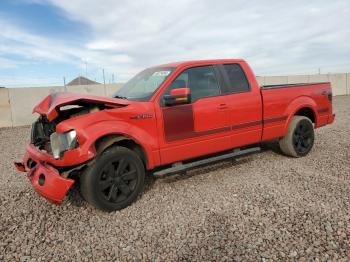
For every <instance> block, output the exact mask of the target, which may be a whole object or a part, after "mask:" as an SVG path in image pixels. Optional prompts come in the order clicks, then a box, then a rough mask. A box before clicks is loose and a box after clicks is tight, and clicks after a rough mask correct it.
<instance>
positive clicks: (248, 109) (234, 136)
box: [219, 63, 262, 147]
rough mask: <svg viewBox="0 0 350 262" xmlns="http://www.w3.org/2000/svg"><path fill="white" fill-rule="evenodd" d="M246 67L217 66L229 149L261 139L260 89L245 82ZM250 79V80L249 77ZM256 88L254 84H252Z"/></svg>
mask: <svg viewBox="0 0 350 262" xmlns="http://www.w3.org/2000/svg"><path fill="white" fill-rule="evenodd" d="M245 66H246V64H240V63H234V64H223V65H219V67H220V72H221V74H222V77H223V78H224V80H225V86H224V90H223V93H224V94H226V99H227V105H228V108H229V109H230V111H229V124H230V127H231V141H230V144H231V147H239V146H243V145H249V144H254V143H258V142H260V141H261V135H262V101H261V94H260V88H259V87H258V86H257V85H255V86H253V84H252V83H250V82H249V81H248V77H247V76H246V74H245V71H249V70H248V68H247V69H246V68H245ZM250 77H254V76H250ZM254 84H256V83H254Z"/></svg>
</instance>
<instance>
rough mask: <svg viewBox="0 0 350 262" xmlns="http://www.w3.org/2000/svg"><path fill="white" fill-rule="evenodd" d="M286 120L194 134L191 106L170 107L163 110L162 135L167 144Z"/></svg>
mask: <svg viewBox="0 0 350 262" xmlns="http://www.w3.org/2000/svg"><path fill="white" fill-rule="evenodd" d="M286 119H287V116H279V117H273V118H268V119H264V121H261V120H259V121H250V122H245V123H240V124H235V125H231V126H224V127H220V128H214V129H210V130H204V131H199V132H196V131H195V130H194V129H195V127H194V117H193V111H192V106H191V105H184V106H179V107H174V108H172V107H170V108H166V109H163V120H164V135H165V140H166V141H168V142H171V141H176V140H182V139H189V138H194V137H199V136H206V135H213V134H218V133H224V132H229V131H236V130H240V129H243V128H248V127H254V126H261V125H262V124H267V123H273V122H280V121H284V120H286Z"/></svg>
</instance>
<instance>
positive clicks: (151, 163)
mask: <svg viewBox="0 0 350 262" xmlns="http://www.w3.org/2000/svg"><path fill="white" fill-rule="evenodd" d="M140 121H143V120H140ZM82 132H83V134H82V135H83V136H84V137H85V138H86V141H85V143H84V148H86V149H87V150H89V151H94V152H95V142H96V141H97V140H98V139H99V138H102V137H104V136H107V135H112V134H116V135H123V136H126V137H129V138H130V139H132V140H134V141H135V142H136V143H137V144H138V145H140V146H141V147H142V148H143V150H144V152H145V153H146V155H147V162H148V163H147V167H148V168H150V169H151V168H153V167H155V166H156V165H157V164H159V159H157V157H156V156H157V154H154V151H157V149H158V148H157V145H158V141H157V135H156V134H152V133H149V132H146V130H144V129H142V128H140V127H139V126H136V125H131V124H130V123H127V122H122V121H101V122H97V123H96V124H94V125H92V126H89V127H87V128H85V129H84V130H83V131H82Z"/></svg>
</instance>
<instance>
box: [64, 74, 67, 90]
mask: <svg viewBox="0 0 350 262" xmlns="http://www.w3.org/2000/svg"><path fill="white" fill-rule="evenodd" d="M63 85H64V91H66V92H67V87H66V77H65V76H64V77H63Z"/></svg>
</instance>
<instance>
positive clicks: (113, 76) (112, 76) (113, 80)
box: [112, 73, 114, 83]
mask: <svg viewBox="0 0 350 262" xmlns="http://www.w3.org/2000/svg"><path fill="white" fill-rule="evenodd" d="M112 83H114V73H113V74H112Z"/></svg>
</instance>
